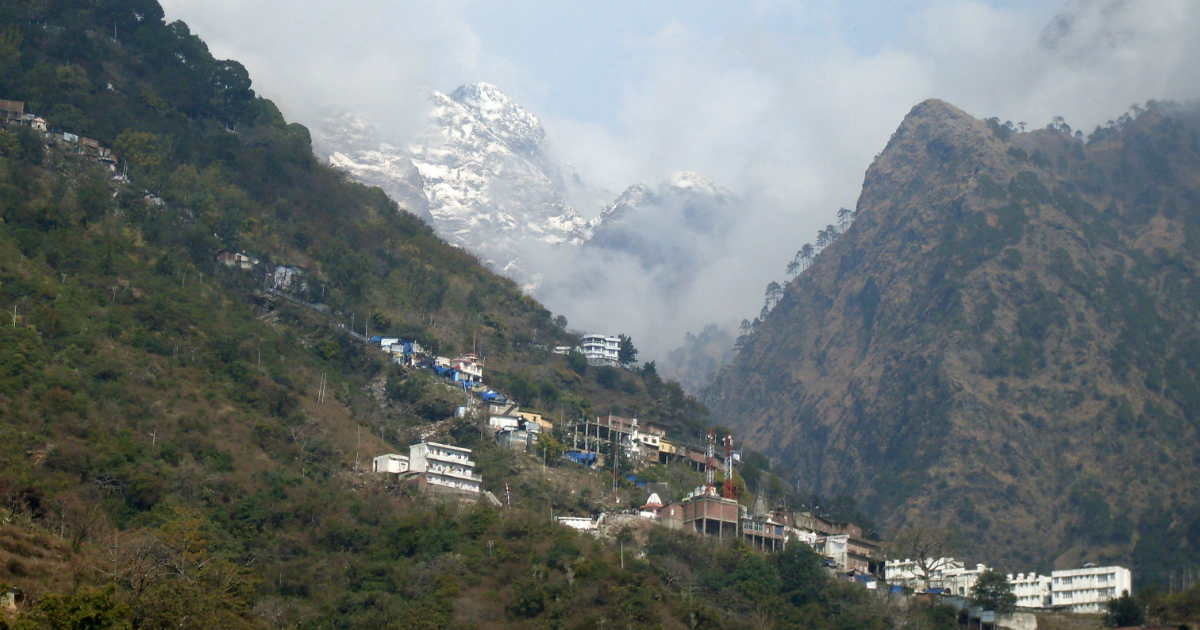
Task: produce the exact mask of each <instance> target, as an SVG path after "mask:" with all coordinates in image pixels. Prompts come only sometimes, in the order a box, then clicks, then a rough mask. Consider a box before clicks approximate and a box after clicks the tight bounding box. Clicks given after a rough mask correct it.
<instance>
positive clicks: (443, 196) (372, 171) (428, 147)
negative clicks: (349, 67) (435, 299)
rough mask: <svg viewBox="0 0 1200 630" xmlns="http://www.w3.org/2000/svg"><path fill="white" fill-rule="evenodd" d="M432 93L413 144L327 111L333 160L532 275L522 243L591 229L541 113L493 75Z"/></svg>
mask: <svg viewBox="0 0 1200 630" xmlns="http://www.w3.org/2000/svg"><path fill="white" fill-rule="evenodd" d="M430 99H431V104H432V112H431V119H432V120H431V124H430V128H429V130H428V131H427V132H426V133H424V134H423V135H422V136H420V137H419V138H418V139H417V140H416V141H414V142H413V143H412V144H411V145H410V146H407V147H393V146H390V145H387V144H381V143H379V142H378V140H375V139H374V136H375V135H376V134H375V132H374V130H373V128H372V127H371V126H370V125H369V123H366V121H363V120H360V119H357V118H355V117H354V116H353V115H351V114H348V113H345V112H342V113H339V114H335V115H333V116H330V117H328V118H326V119H325V121H324V122H323V124H322V140H323V144H324V145H326V146H327V148H328V150H329V152H330V158H329V159H330V163H331V164H333V165H335V166H337V167H339V168H343V169H346V170H347V171H349V172H350V173H352V174H353V175H354V176H355V177H356V178H357V179H359V180H360V181H363V182H367V183H377V184H379V185H382V186H384V189H385V190H388V191H389V194H391V195H393V197H394V198H396V199H397V201H399V202H401V203H402V204H406V207H408V206H411V207H414V208H418V213H419V214H422V215H427V216H428V217H429V219H431V221H430V223H431V225H433V226H434V227H435V228H436V229H437V231H438V233H439V234H442V235H444V237H445V238H446V239H447V240H449V241H450V242H452V243H454V244H457V245H459V246H461V247H464V248H466V249H469V250H470V251H473V252H476V253H477V254H479V255H480V256H482V257H483V258H484V259H485V260H487V261H489V262H491V263H492V264H493V265H494V266H495V267H496V268H497V269H501V270H505V271H506V273H508V274H509V275H510V276H514V277H520V278H521V279H523V280H524V279H526V278H524V277H522V276H524V275H525V274H524V273H522V272H521V270H520V260H521V248H522V246H525V245H528V244H530V243H544V244H549V245H557V244H563V243H573V244H578V243H579V242H581V241H582V240H583V239H584V238H585V237H586V222H585V221H584V220H583V219H581V218H580V217H579V216H578V215H577V214H576V212H575V210H574V209H573V208H571V207H570V206H569V205H568V204H567V203H566V202H565V201H564V200H563V197H562V193H561V192H560V189H561V188H562V182H561V181H558V180H560V179H561V174H560V173H559V172H558V170H557V168H556V167H554V166H553V165H551V164H550V163H549V162H548V161H547V159H546V157H545V156H544V155H543V153H542V149H541V145H542V142H543V140H544V139H545V131H543V129H542V125H541V121H539V120H538V119H537V117H536V116H534V115H533V114H530V113H529V112H527V111H525V110H524V109H522V108H521V107H520V106H519V105H517V104H516V103H514V102H513V101H512V100H511V99H509V98H508V97H507V96H506V95H505V94H504V93H502V92H501V91H500V90H499V89H497V88H496V87H495V86H492V85H488V84H486V83H478V84H470V85H464V86H462V87H460V88H458V89H457V90H455V91H454V92H453V93H452V94H450V95H446V94H442V93H440V92H434V93H433V94H432V95H431V97H430Z"/></svg>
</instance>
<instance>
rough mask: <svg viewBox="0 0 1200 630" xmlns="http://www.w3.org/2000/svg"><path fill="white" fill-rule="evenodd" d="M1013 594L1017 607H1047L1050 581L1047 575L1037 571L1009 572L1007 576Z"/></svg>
mask: <svg viewBox="0 0 1200 630" xmlns="http://www.w3.org/2000/svg"><path fill="white" fill-rule="evenodd" d="M1007 577H1008V583H1009V586H1010V588H1011V589H1012V593H1013V595H1016V596H1017V608H1049V607H1050V581H1051V579H1052V578H1051V577H1050V576H1049V575H1038V574H1037V573H1018V574H1016V575H1015V576H1014V575H1012V574H1011V573H1010V574H1009V575H1008V576H1007Z"/></svg>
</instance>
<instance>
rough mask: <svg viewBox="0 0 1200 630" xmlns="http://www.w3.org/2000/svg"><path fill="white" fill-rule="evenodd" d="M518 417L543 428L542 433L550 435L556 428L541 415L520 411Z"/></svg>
mask: <svg viewBox="0 0 1200 630" xmlns="http://www.w3.org/2000/svg"><path fill="white" fill-rule="evenodd" d="M517 417H519V418H521V419H522V420H524V421H526V422H532V423H534V424H536V425H538V426H539V427H541V428H542V433H549V432H550V430H551V429H553V428H554V424H553V423H551V422H550V421H549V420H546V419H545V418H543V417H542V414H540V413H529V412H527V411H518V412H517Z"/></svg>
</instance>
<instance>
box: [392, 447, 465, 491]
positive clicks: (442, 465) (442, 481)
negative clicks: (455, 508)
mask: <svg viewBox="0 0 1200 630" xmlns="http://www.w3.org/2000/svg"><path fill="white" fill-rule="evenodd" d="M408 470H409V471H410V472H414V473H417V474H418V478H419V479H420V480H421V483H423V484H427V485H429V486H431V487H437V488H452V489H457V490H462V491H466V492H479V485H480V483H481V482H482V481H483V477H481V476H479V475H476V474H475V462H473V461H471V449H469V448H462V447H459V446H450V445H448V444H439V443H437V442H421V443H420V444H413V445H412V446H410V447H408Z"/></svg>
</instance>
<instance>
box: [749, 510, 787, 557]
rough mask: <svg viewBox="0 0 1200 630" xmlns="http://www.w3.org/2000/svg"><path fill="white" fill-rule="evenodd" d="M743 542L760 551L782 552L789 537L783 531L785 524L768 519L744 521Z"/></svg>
mask: <svg viewBox="0 0 1200 630" xmlns="http://www.w3.org/2000/svg"><path fill="white" fill-rule="evenodd" d="M741 524H742V540H744V541H745V542H746V544H747V545H750V546H751V547H753V548H755V549H757V550H759V551H782V550H783V545H784V543H786V542H787V535H786V534H785V533H784V531H783V523H776V522H775V521H773V520H771V519H770V518H769V517H768V518H762V519H755V518H743V519H742V523H741Z"/></svg>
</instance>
